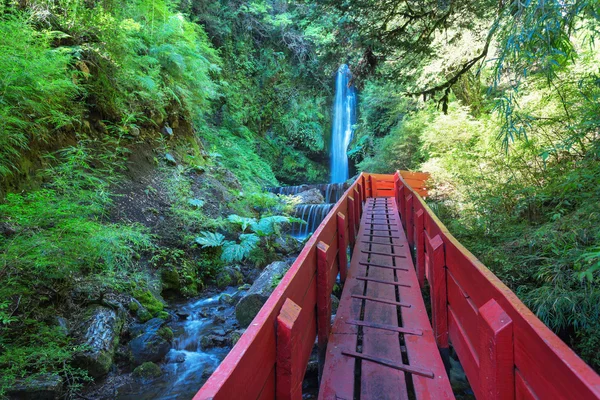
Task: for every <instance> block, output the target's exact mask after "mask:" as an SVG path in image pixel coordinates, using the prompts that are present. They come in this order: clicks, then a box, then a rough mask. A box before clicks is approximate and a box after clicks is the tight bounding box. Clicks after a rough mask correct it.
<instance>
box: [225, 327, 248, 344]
mask: <svg viewBox="0 0 600 400" xmlns="http://www.w3.org/2000/svg"><path fill="white" fill-rule="evenodd" d="M245 331H246V330H245V329H237V330H235V331H232V332H229V334H228V336H227V337H228V339H229V345H230V346H235V344H236V343H237V342H238V340H240V338H241V337H242V335H243V334H244V332H245Z"/></svg>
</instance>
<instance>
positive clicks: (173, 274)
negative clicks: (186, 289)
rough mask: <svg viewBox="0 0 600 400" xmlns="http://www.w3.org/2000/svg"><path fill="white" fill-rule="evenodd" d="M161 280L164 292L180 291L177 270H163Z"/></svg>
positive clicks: (172, 268)
mask: <svg viewBox="0 0 600 400" xmlns="http://www.w3.org/2000/svg"><path fill="white" fill-rule="evenodd" d="M161 278H162V287H163V290H179V288H180V283H179V273H178V272H177V269H176V268H174V267H171V268H169V269H163V270H162V273H161Z"/></svg>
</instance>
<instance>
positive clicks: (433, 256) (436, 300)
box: [425, 235, 448, 349]
mask: <svg viewBox="0 0 600 400" xmlns="http://www.w3.org/2000/svg"><path fill="white" fill-rule="evenodd" d="M425 246H426V247H427V254H428V255H429V261H430V265H431V273H430V276H431V282H430V283H431V314H432V315H431V318H432V324H433V334H434V336H435V340H436V342H437V344H438V346H439V347H440V348H442V349H446V348H448V308H447V305H448V295H447V286H446V268H445V261H444V242H443V241H442V238H441V236H439V235H437V236H436V237H434V238H433V239H429V238H426V240H425Z"/></svg>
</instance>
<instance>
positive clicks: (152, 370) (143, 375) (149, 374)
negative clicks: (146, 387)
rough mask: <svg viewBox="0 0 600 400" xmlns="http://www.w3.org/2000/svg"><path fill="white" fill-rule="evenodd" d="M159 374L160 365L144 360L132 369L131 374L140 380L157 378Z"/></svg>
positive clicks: (160, 372) (160, 373)
mask: <svg viewBox="0 0 600 400" xmlns="http://www.w3.org/2000/svg"><path fill="white" fill-rule="evenodd" d="M161 375H162V371H161V370H160V367H159V366H158V365H156V364H154V363H152V362H145V363H143V364H142V365H140V366H139V367H137V368H136V369H134V370H133V376H134V377H135V378H138V379H142V380H149V379H154V378H158V377H159V376H161Z"/></svg>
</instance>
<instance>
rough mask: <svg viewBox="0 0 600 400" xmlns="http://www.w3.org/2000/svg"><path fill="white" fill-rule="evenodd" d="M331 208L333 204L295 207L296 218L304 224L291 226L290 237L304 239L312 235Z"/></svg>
mask: <svg viewBox="0 0 600 400" xmlns="http://www.w3.org/2000/svg"><path fill="white" fill-rule="evenodd" d="M333 206H334V204H333V203H323V204H299V205H298V206H297V207H296V218H300V219H303V220H304V222H306V223H305V224H296V223H294V224H292V236H294V237H297V238H305V237H307V236H308V235H309V234H311V233H313V232H314V231H315V230H316V229H317V227H318V226H319V224H320V223H321V221H323V220H324V219H325V217H326V216H327V214H328V213H329V211H330V210H331V208H332V207H333Z"/></svg>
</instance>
